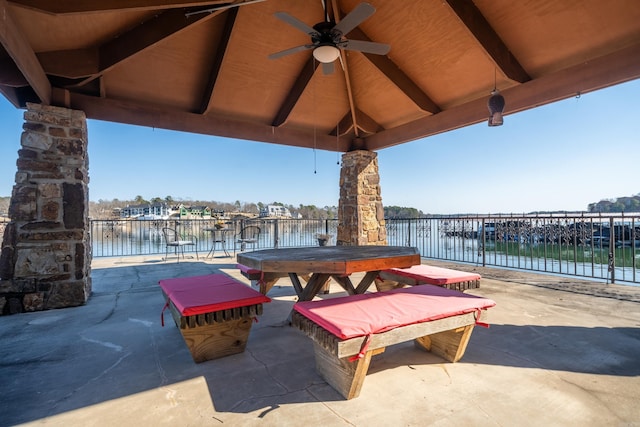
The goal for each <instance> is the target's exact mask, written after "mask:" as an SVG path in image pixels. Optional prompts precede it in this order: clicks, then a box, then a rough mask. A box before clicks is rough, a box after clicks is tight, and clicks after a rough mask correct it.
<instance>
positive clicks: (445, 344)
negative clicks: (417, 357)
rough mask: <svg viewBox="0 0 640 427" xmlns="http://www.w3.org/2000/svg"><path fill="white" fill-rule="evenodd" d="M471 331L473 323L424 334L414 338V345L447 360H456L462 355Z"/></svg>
mask: <svg viewBox="0 0 640 427" xmlns="http://www.w3.org/2000/svg"><path fill="white" fill-rule="evenodd" d="M471 332H473V325H467V326H463V327H461V328H456V329H452V330H449V331H444V332H438V333H435V334H431V335H425V336H423V337H419V338H416V339H415V341H414V342H415V344H416V347H420V348H423V349H425V350H427V351H430V352H432V353H433V354H436V355H438V356H440V357H442V358H444V359H446V360H448V361H449V362H457V361H458V360H460V359H461V358H462V356H463V355H464V352H465V350H466V349H467V344H468V343H469V339H470V338H471Z"/></svg>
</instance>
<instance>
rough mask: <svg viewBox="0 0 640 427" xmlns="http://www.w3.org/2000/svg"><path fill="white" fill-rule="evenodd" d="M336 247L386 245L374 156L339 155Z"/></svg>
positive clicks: (361, 153) (362, 152)
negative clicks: (340, 167) (340, 163)
mask: <svg viewBox="0 0 640 427" xmlns="http://www.w3.org/2000/svg"><path fill="white" fill-rule="evenodd" d="M337 244H338V245H347V246H360V245H386V244H387V230H386V228H385V220H384V209H383V207H382V196H381V194H380V175H379V173H378V155H377V153H374V152H372V151H366V150H356V151H350V152H348V153H345V154H343V155H342V169H341V171H340V201H339V203H338V238H337Z"/></svg>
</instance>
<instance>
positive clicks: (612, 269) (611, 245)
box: [608, 217, 616, 284]
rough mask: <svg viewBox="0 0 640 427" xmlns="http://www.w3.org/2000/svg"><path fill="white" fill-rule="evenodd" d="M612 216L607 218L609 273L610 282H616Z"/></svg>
mask: <svg viewBox="0 0 640 427" xmlns="http://www.w3.org/2000/svg"><path fill="white" fill-rule="evenodd" d="M613 227H614V225H613V217H611V218H609V260H608V264H609V274H610V275H611V276H610V277H611V283H612V284H613V283H616V231H615V229H614V228H613Z"/></svg>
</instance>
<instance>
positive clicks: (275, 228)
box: [273, 218, 279, 249]
mask: <svg viewBox="0 0 640 427" xmlns="http://www.w3.org/2000/svg"><path fill="white" fill-rule="evenodd" d="M278 234H279V227H278V219H277V218H276V219H275V220H274V222H273V247H274V248H275V249H278Z"/></svg>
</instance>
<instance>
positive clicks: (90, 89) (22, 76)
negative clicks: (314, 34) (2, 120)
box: [0, 0, 640, 152]
mask: <svg viewBox="0 0 640 427" xmlns="http://www.w3.org/2000/svg"><path fill="white" fill-rule="evenodd" d="M360 3H361V1H360V0H326V4H324V2H323V1H321V0H264V1H255V0H245V1H240V0H238V1H232V0H231V1H212V0H208V1H205V0H202V1H197V0H193V1H187V0H182V1H180V0H144V1H143V0H94V1H83V0H69V1H55V2H54V1H49V0H12V1H8V0H0V43H1V49H0V92H2V94H3V95H4V96H5V97H6V98H7V99H8V100H9V101H10V102H12V103H13V104H14V105H15V106H16V107H18V108H24V107H25V106H26V103H27V102H36V103H44V104H51V105H59V106H65V107H68V108H74V109H80V110H83V111H85V113H86V114H87V117H89V118H93V119H98V120H108V121H115V122H121V123H128V124H136V125H143V126H154V127H159V128H168V129H174V130H180V131H186V132H193V133H202V134H210V135H218V136H223V137H230V138H237V139H247V140H255V141H264V142H269V143H277V144H285V145H292V146H300V147H315V148H318V149H324V150H332V151H341V152H345V151H349V150H353V149H369V150H378V149H382V148H386V147H390V146H393V145H396V144H400V143H403V142H406V141H411V140H415V139H418V138H422V137H427V136H430V135H434V134H437V133H440V132H446V131H448V130H451V129H456V128H459V127H463V126H467V125H470V124H474V123H478V122H481V121H486V120H487V119H488V110H487V105H486V104H487V99H488V97H489V95H490V92H491V91H492V90H493V89H494V87H497V88H498V89H499V90H500V91H501V93H502V94H503V96H504V97H505V99H506V110H505V114H507V115H508V114H511V113H515V112H518V111H522V110H526V109H529V108H534V107H536V106H539V105H542V104H546V103H549V102H554V101H557V100H560V99H563V98H567V97H571V96H575V95H577V94H580V93H586V92H589V91H593V90H597V89H601V88H604V87H607V86H611V85H615V84H618V83H621V82H625V81H629V80H633V79H637V78H639V77H640V1H637V0H608V1H601V0H562V1H558V0H522V1H513V0H473V1H471V0H402V1H391V0H370V5H371V6H373V8H375V12H374V13H373V14H372V15H371V16H370V17H368V18H367V19H364V20H363V21H362V22H360V23H359V25H358V26H357V27H355V28H354V29H353V30H351V31H349V32H348V33H347V34H346V35H345V37H346V38H348V39H349V40H361V41H372V42H377V43H385V44H388V45H389V46H390V50H389V52H388V53H387V54H385V55H377V54H372V53H362V52H359V51H352V50H341V56H340V58H339V59H338V60H336V61H335V63H334V71H333V73H331V74H325V73H324V72H323V66H322V64H319V63H318V62H317V61H315V60H314V57H313V55H312V49H310V48H309V49H301V50H300V51H298V52H296V53H292V54H290V55H286V56H282V57H279V58H277V59H269V55H270V54H273V53H275V52H280V51H282V50H285V49H288V48H292V47H295V46H303V45H309V44H310V43H311V39H310V36H309V35H307V34H305V32H304V31H302V30H301V29H300V28H296V27H295V26H294V25H291V24H290V23H288V22H284V21H283V20H282V19H278V18H277V17H276V16H275V15H274V14H275V13H277V12H286V13H287V14H288V15H289V16H292V17H295V18H297V19H298V20H299V21H301V22H302V23H304V24H305V25H307V26H313V25H315V24H317V23H320V22H323V21H325V20H326V19H327V18H328V19H329V20H331V21H333V22H340V21H341V20H342V19H344V17H345V16H346V15H348V14H349V12H351V11H353V10H354V9H356V8H357V7H358V6H359V5H360ZM325 6H326V9H325ZM331 26H332V25H331ZM506 125H508V117H507V118H506Z"/></svg>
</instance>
